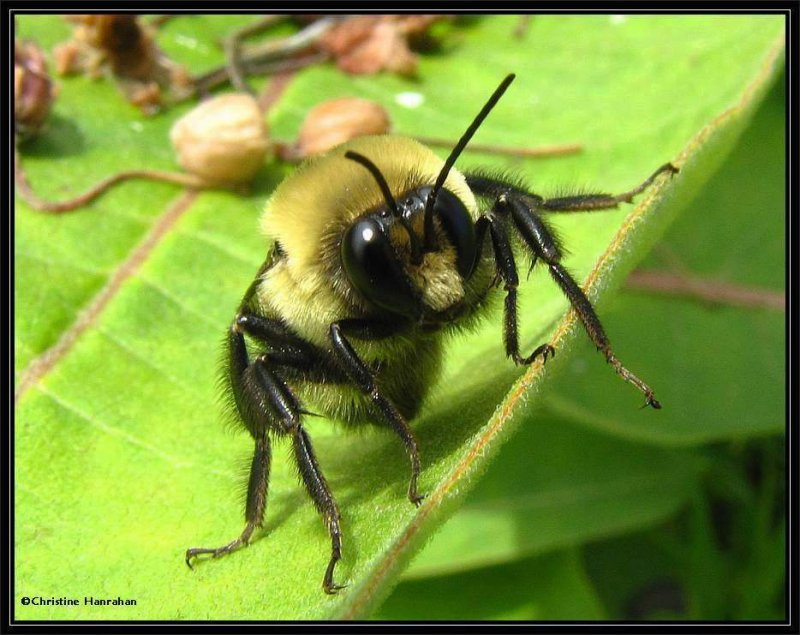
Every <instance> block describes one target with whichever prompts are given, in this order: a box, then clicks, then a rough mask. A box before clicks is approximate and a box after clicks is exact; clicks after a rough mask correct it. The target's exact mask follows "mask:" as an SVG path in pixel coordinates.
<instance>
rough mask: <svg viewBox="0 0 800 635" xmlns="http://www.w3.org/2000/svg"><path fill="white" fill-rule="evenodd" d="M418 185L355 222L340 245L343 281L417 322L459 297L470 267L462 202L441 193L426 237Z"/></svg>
mask: <svg viewBox="0 0 800 635" xmlns="http://www.w3.org/2000/svg"><path fill="white" fill-rule="evenodd" d="M431 191H432V187H431V186H423V187H419V188H415V189H413V190H411V191H407V192H405V193H404V194H402V195H401V196H399V197H398V199H397V201H396V202H395V205H393V206H392V207H393V208H394V209H391V208H390V206H389V205H385V206H381V207H380V208H379V209H377V210H374V211H371V212H368V213H366V214H364V215H363V216H361V217H360V218H358V219H356V220H355V221H354V222H353V223H352V224H351V225H350V227H349V228H348V229H347V230H346V231H345V233H344V236H343V238H342V242H341V262H342V267H343V269H344V271H345V274H346V275H347V278H348V280H349V281H350V283H351V284H352V285H353V287H354V288H355V289H356V290H357V291H358V292H359V293H360V294H361V295H362V296H363V297H364V298H365V299H366V300H368V301H369V302H371V303H372V304H374V305H376V306H377V307H379V308H380V309H382V310H384V311H387V312H389V313H392V314H397V315H401V316H405V317H408V318H411V319H414V320H421V319H424V318H425V317H427V316H429V315H430V314H431V313H439V312H442V311H445V310H446V309H448V308H450V307H452V306H453V305H455V304H457V303H458V302H460V301H461V300H463V298H464V282H466V281H468V280H469V278H470V277H471V275H472V272H473V270H474V268H475V263H476V259H477V241H476V238H475V226H474V223H473V221H472V217H471V216H470V214H469V211H468V210H467V208H466V206H465V205H464V203H462V202H461V200H460V199H459V198H458V197H457V196H456V195H454V194H453V193H452V192H450V191H448V190H441V191H440V192H439V194H438V195H437V197H436V201H435V203H434V205H433V210H432V213H433V231H432V232H431V234H430V235H426V233H425V206H426V203H427V201H428V197H429V195H430V193H431Z"/></svg>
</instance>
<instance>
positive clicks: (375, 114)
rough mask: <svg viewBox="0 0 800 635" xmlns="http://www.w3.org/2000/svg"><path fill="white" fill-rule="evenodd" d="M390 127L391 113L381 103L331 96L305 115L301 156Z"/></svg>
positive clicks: (322, 150)
mask: <svg viewBox="0 0 800 635" xmlns="http://www.w3.org/2000/svg"><path fill="white" fill-rule="evenodd" d="M390 127H391V122H390V120H389V113H387V112H386V110H385V109H384V108H383V106H381V105H380V104H377V103H375V102H373V101H368V100H366V99H358V98H356V97H344V98H341V99H331V100H329V101H324V102H322V103H321V104H318V105H317V106H315V107H314V108H312V109H311V110H310V111H309V112H308V115H306V118H305V121H304V122H303V125H302V127H301V128H300V136H299V139H298V142H297V153H298V154H299V155H300V156H301V157H306V156H309V155H312V154H320V153H322V152H326V151H328V150H330V149H331V148H334V147H336V146H338V145H339V144H341V143H344V142H345V141H349V140H350V139H354V138H355V137H361V136H364V135H370V134H385V133H387V132H388V131H389V128H390Z"/></svg>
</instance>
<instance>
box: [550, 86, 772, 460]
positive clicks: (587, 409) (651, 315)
mask: <svg viewBox="0 0 800 635" xmlns="http://www.w3.org/2000/svg"><path fill="white" fill-rule="evenodd" d="M784 122H785V97H784V90H783V82H782V81H779V82H778V83H777V84H776V86H775V88H774V90H773V91H772V92H771V93H770V95H769V98H768V99H767V100H766V101H765V103H764V105H763V107H762V108H761V109H760V110H759V112H758V114H757V115H756V116H755V118H754V121H753V125H751V126H750V127H749V128H748V130H747V131H746V133H745V134H744V135H743V136H742V139H741V140H740V142H739V144H738V145H737V146H736V149H735V150H734V151H733V152H732V153H731V156H730V159H729V160H728V161H727V162H726V163H725V165H724V167H723V168H722V169H721V170H720V172H719V173H718V174H717V175H716V176H715V177H714V178H713V179H712V180H711V181H710V182H709V183H708V185H707V186H706V187H705V188H704V190H703V192H702V193H701V194H700V195H699V196H698V197H697V199H695V201H694V202H693V203H692V205H691V209H690V211H689V212H688V213H686V214H684V215H682V216H681V217H680V218H679V219H678V220H677V222H676V223H675V224H674V225H673V226H672V227H671V228H670V231H669V232H668V234H667V235H666V236H665V238H664V240H663V241H661V243H659V245H658V247H657V248H656V249H655V250H654V251H653V253H652V254H651V255H649V256H648V258H647V259H646V260H645V262H644V263H643V264H642V266H641V268H642V269H643V270H647V271H661V272H668V273H674V274H678V275H682V276H687V277H691V278H692V279H701V280H703V281H706V282H707V283H709V284H713V285H714V286H715V287H722V286H725V287H726V288H733V289H743V290H749V291H757V292H758V294H757V295H756V298H762V297H763V298H764V299H763V300H762V301H761V302H760V304H759V303H754V304H753V303H751V304H750V305H740V304H737V303H736V301H735V299H732V300H729V301H722V302H721V303H719V302H718V303H712V302H711V301H710V300H703V299H702V297H696V296H692V295H690V294H686V293H685V294H683V295H680V296H677V297H676V296H670V295H664V294H659V293H656V292H652V291H651V292H648V291H647V289H641V288H627V289H626V290H625V292H624V293H621V294H620V295H619V296H617V298H615V301H614V303H613V305H612V306H609V307H608V309H607V310H606V311H605V312H604V316H603V319H604V323H605V326H606V331H607V332H608V334H609V336H610V337H611V341H612V342H613V343H614V345H615V347H616V350H617V351H618V352H619V353H620V355H622V354H623V353H624V354H625V357H624V358H623V359H627V358H630V357H631V356H633V355H637V353H641V352H645V353H646V354H639V355H638V359H636V369H637V372H638V371H639V370H640V371H641V373H642V375H643V376H645V377H647V378H649V381H651V385H652V386H654V387H657V388H656V391H657V394H658V396H659V398H660V399H661V401H662V403H663V404H664V411H662V412H661V413H659V419H661V421H659V423H658V425H642V422H641V417H640V416H639V413H637V412H636V411H633V410H631V409H630V408H629V407H628V403H627V402H626V401H625V400H623V399H617V400H614V401H613V403H610V402H609V399H608V392H609V391H610V390H613V389H614V383H613V377H610V374H609V373H605V372H604V369H603V368H600V367H598V364H597V363H596V354H595V353H594V351H592V350H590V349H591V347H590V346H581V350H580V351H576V353H577V354H576V355H575V357H573V359H572V360H570V363H569V364H568V365H567V367H566V368H565V372H564V375H563V376H561V377H560V378H559V380H558V382H557V383H556V384H554V386H553V389H552V390H551V391H550V393H549V394H548V396H547V404H548V407H550V408H552V409H554V410H555V411H557V412H559V413H561V414H562V415H564V416H570V417H572V418H574V419H575V420H577V421H580V422H582V423H584V424H585V425H589V426H591V427H593V428H596V429H602V430H606V431H609V432H612V433H614V434H616V435H620V436H623V437H626V438H630V439H641V440H644V441H648V442H655V443H660V444H664V445H672V446H684V445H696V444H698V443H703V442H708V441H717V440H725V439H741V438H746V437H752V436H760V435H765V434H774V433H780V432H782V431H783V430H784V428H785V411H786V407H785V403H786V393H785V377H786V368H785V356H784V351H785V349H786V337H785V324H786V314H785V311H784V310H783V308H778V307H777V306H775V305H774V303H775V301H776V300H778V299H781V298H782V297H783V295H784V294H785V287H786V283H785V270H786V267H785V258H786V256H785V251H784V247H785V246H784V242H785V237H786V227H785V223H786V213H785V209H786V201H785V187H784V184H785V160H784V157H785V130H784ZM661 415H665V416H663V417H662V416H661Z"/></svg>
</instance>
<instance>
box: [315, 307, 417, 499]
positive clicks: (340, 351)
mask: <svg viewBox="0 0 800 635" xmlns="http://www.w3.org/2000/svg"><path fill="white" fill-rule="evenodd" d="M397 328H398V327H395V326H392V325H390V324H388V323H385V322H377V321H374V320H367V319H346V320H340V321H339V322H334V323H333V324H331V326H330V337H331V342H332V344H333V350H334V354H335V355H336V357H337V361H338V362H339V364H340V365H341V367H342V369H343V370H344V372H345V373H346V374H347V376H348V377H349V378H350V381H351V382H352V383H353V384H355V385H356V386H358V388H359V389H360V390H361V392H362V393H364V395H366V396H367V397H369V399H370V400H371V401H372V403H373V404H374V405H375V407H376V408H377V409H378V411H379V412H380V413H381V415H382V416H383V418H384V420H385V421H386V422H387V423H388V424H389V426H390V427H391V428H392V430H394V431H395V433H397V435H398V436H399V437H400V440H401V441H402V442H403V445H404V446H405V448H406V451H407V452H408V456H409V458H410V459H411V480H410V481H409V484H408V499H409V500H410V501H411V502H412V503H414V505H417V506H419V504H420V503H421V502H422V499H423V498H425V496H424V495H420V494H419V493H418V492H417V479H418V478H419V473H420V459H419V448H418V446H417V439H416V438H415V437H414V433H413V432H412V431H411V428H410V426H409V425H408V422H407V421H406V420H405V418H404V417H403V415H402V414H401V413H400V411H399V410H398V409H397V407H396V406H395V405H394V404H393V403H392V402H391V400H389V399H388V398H386V397H385V396H384V395H383V394H381V392H380V390H378V386H377V384H376V382H375V375H374V373H373V371H372V370H371V369H370V368H369V367H368V366H367V365H366V364H365V363H364V361H363V360H362V359H361V358H360V357H359V356H358V354H357V353H356V352H355V350H353V347H352V345H351V344H350V342H349V341H348V340H347V337H346V335H350V336H351V337H355V338H357V339H363V340H375V339H381V338H384V337H388V336H390V335H392V334H394V333H395V332H396V331H397Z"/></svg>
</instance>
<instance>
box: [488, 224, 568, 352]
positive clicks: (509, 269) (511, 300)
mask: <svg viewBox="0 0 800 635" xmlns="http://www.w3.org/2000/svg"><path fill="white" fill-rule="evenodd" d="M487 230H488V231H489V233H490V236H491V240H492V247H493V249H494V259H495V264H496V266H497V273H498V275H499V276H500V279H501V280H502V281H503V287H504V289H505V291H506V300H505V304H504V307H503V343H504V345H505V349H506V356H508V357H510V358H511V359H513V360H514V363H515V364H519V365H527V364H530V363H532V362H533V361H534V360H535V359H536V358H537V357H540V356H541V357H542V361H545V362H546V361H547V358H548V357H553V356H555V354H556V350H555V349H554V348H553V347H552V346H550V344H542V345H541V346H539V347H537V348H536V349H535V350H534V351H533V352H532V353H531V354H530V355H528V356H527V357H523V356H522V355H521V354H520V352H519V332H518V327H517V287H518V286H519V275H518V273H517V265H516V262H515V261H514V252H513V251H512V249H511V243H510V242H509V240H508V233H507V232H506V228H505V223H504V222H503V220H502V219H501V218H498V217H496V216H494V215H493V214H491V213H490V214H487V215H485V216H481V217H480V218H479V219H478V222H477V223H476V224H475V233H476V236H477V242H478V253H480V252H481V246H482V245H483V240H484V238H485V236H486V231H487Z"/></svg>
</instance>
